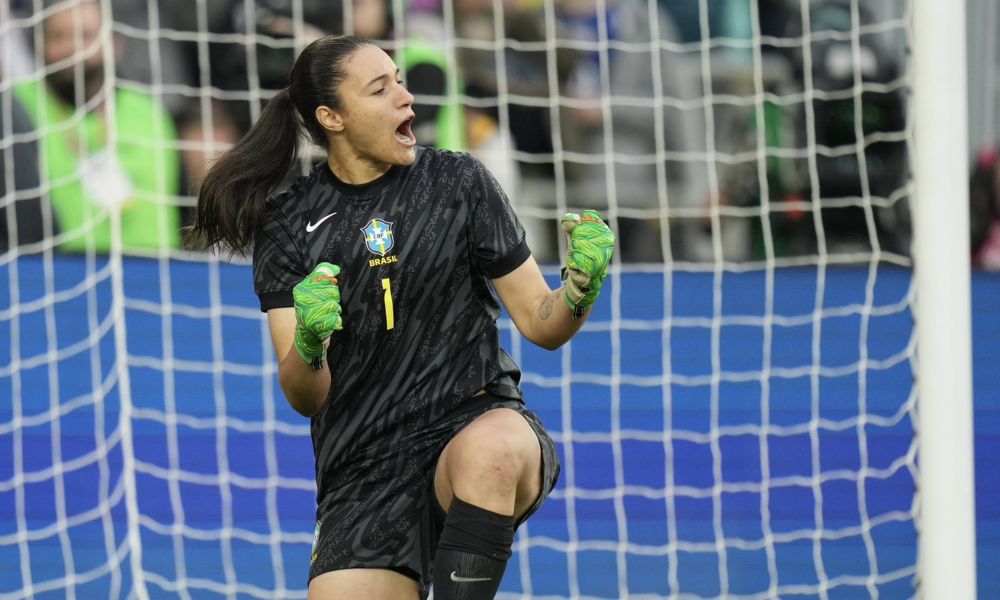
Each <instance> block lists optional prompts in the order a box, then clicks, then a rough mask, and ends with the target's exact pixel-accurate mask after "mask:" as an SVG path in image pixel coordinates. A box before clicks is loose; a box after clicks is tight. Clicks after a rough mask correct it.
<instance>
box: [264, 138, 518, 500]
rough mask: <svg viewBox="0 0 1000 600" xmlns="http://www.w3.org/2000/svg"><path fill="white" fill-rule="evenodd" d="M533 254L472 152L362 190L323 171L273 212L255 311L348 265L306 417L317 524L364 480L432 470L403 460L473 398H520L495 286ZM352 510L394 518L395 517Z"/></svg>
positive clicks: (419, 164)
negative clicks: (317, 394) (334, 328)
mask: <svg viewBox="0 0 1000 600" xmlns="http://www.w3.org/2000/svg"><path fill="white" fill-rule="evenodd" d="M529 255H530V252H529V250H528V247H527V245H526V243H525V240H524V229H523V228H522V227H521V224H520V223H519V222H518V220H517V217H516V216H515V214H514V212H513V210H512V209H511V207H510V202H509V201H508V199H507V197H506V195H505V194H504V193H503V191H502V190H501V189H500V186H499V185H498V184H497V183H496V181H495V180H494V179H493V177H492V176H491V175H490V174H489V173H488V172H487V171H486V169H485V168H484V167H483V166H482V165H481V164H480V163H479V162H478V161H476V160H475V159H473V158H472V157H470V156H469V155H467V154H459V153H451V152H447V151H441V150H436V149H430V148H421V149H419V150H418V154H417V159H416V161H415V162H414V164H412V165H410V166H409V167H393V168H392V169H391V170H390V171H389V172H387V173H386V174H385V175H383V176H382V177H380V178H379V179H377V180H375V181H373V182H371V183H368V184H365V185H361V186H352V185H348V184H345V183H343V182H341V181H339V180H337V178H336V177H335V176H334V175H333V173H332V172H331V171H330V169H329V168H328V167H327V165H326V163H325V162H324V163H320V164H319V165H317V166H316V167H315V168H314V169H313V170H312V172H311V173H310V174H309V175H308V176H305V177H303V178H301V179H300V180H299V181H298V182H297V183H296V184H295V185H293V186H292V187H291V188H290V189H289V190H288V191H287V192H285V193H284V194H281V195H279V196H276V197H275V198H273V199H271V200H270V201H269V203H268V211H267V220H266V222H265V225H264V228H263V230H262V232H261V234H260V236H259V237H258V240H257V243H256V245H255V249H254V260H253V263H254V286H255V289H256V292H257V294H258V296H259V298H260V301H261V310H265V311H266V310H268V309H271V308H277V307H290V306H292V305H293V302H292V288H293V287H294V286H295V284H296V283H298V282H299V281H300V280H301V279H302V278H303V277H305V276H306V275H307V274H308V273H309V272H310V271H311V270H312V269H313V267H314V266H315V265H316V264H317V263H319V262H321V261H328V262H331V263H334V264H337V265H339V266H340V267H341V275H340V276H339V280H340V290H341V297H342V302H341V304H342V308H343V318H344V330H343V331H340V332H336V333H334V335H333V337H332V338H331V342H330V349H329V352H328V354H327V358H328V361H329V365H330V370H331V375H332V386H331V389H330V393H329V395H328V396H327V401H326V404H325V405H324V407H323V408H322V409H321V410H320V411H319V412H318V413H317V414H316V415H315V416H314V417H313V418H312V439H313V448H314V452H315V456H316V484H317V503H318V504H319V510H318V514H319V515H323V514H329V513H330V512H331V510H332V507H331V503H332V502H335V501H337V498H338V494H340V495H341V496H342V492H343V489H344V488H351V487H352V486H355V485H358V483H359V481H360V480H362V479H365V480H367V479H370V478H372V477H385V478H394V477H403V475H402V474H403V473H404V472H409V470H411V469H414V468H420V469H423V468H426V465H422V466H420V465H417V464H416V462H415V460H414V459H412V457H411V456H410V452H409V451H410V450H414V451H415V450H416V449H417V448H419V447H421V446H422V445H424V444H426V443H428V442H427V440H428V439H429V438H428V435H429V432H430V434H433V433H434V432H440V431H443V430H449V429H450V428H452V427H453V423H452V421H453V420H454V417H455V415H456V414H460V413H461V412H462V408H463V403H464V402H466V401H467V400H468V399H469V398H470V397H472V396H473V395H474V394H475V393H476V392H478V391H479V390H482V389H486V390H487V391H489V392H490V393H491V394H494V395H496V396H498V397H501V398H507V399H512V400H515V401H518V402H520V401H521V400H522V396H521V392H520V390H519V388H518V381H519V379H520V371H519V370H518V368H517V366H516V365H515V364H514V362H513V360H511V358H510V356H508V354H507V353H506V352H505V351H504V350H502V349H501V348H500V335H499V331H498V329H497V326H496V319H497V317H498V316H499V314H500V305H499V303H498V301H497V299H496V297H495V296H494V294H493V291H492V288H491V287H490V285H489V279H490V278H496V277H500V276H502V275H505V274H507V273H509V272H511V271H513V270H514V269H515V268H517V267H518V266H520V265H521V264H522V263H523V262H524V261H525V260H527V258H528V256H529ZM442 428H443V429H442ZM431 437H432V438H434V437H435V436H434V435H431ZM434 443H435V444H436V443H437V442H436V441H435V442H434ZM442 447H443V446H442ZM436 451H438V452H439V451H440V449H438V450H436ZM390 456H391V457H397V458H398V461H397V460H395V459H394V460H392V461H388V462H387V461H386V457H390ZM380 469H384V471H381V470H380ZM431 471H432V472H431V476H433V466H432V467H431ZM425 475H426V473H425V474H423V475H421V476H425ZM407 477H409V476H407ZM340 499H341V500H342V499H343V498H342V497H341V498H340ZM356 508H357V510H362V509H364V510H368V511H374V510H383V511H388V512H387V513H386V514H385V515H383V516H385V517H386V518H394V517H393V514H392V509H391V506H381V507H375V506H371V505H367V504H366V503H365V502H362V505H358V506H357V507H356ZM350 510H353V509H350Z"/></svg>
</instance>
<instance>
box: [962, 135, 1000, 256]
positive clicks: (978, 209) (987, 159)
mask: <svg viewBox="0 0 1000 600" xmlns="http://www.w3.org/2000/svg"><path fill="white" fill-rule="evenodd" d="M969 193H970V196H969V197H970V203H969V225H970V226H971V230H970V241H971V243H972V266H974V267H978V268H981V269H988V270H991V271H1000V162H998V160H997V149H996V148H995V147H991V148H983V149H981V150H980V151H979V152H978V155H977V156H976V164H975V166H974V167H973V169H972V177H971V179H970V181H969Z"/></svg>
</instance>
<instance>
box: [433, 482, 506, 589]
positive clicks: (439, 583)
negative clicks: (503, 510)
mask: <svg viewBox="0 0 1000 600" xmlns="http://www.w3.org/2000/svg"><path fill="white" fill-rule="evenodd" d="M513 543H514V517H513V516H508V515H501V514H497V513H495V512H490V511H488V510H486V509H484V508H479V507H478V506H473V505H472V504H469V503H467V502H463V501H462V500H461V499H459V498H458V496H455V497H454V498H452V501H451V508H450V509H449V510H448V516H447V518H445V521H444V530H443V531H442V532H441V539H440V540H439V541H438V548H437V554H436V555H435V558H434V600H489V599H492V598H493V597H494V596H496V594H497V590H498V589H500V580H501V579H502V578H503V572H504V569H506V568H507V560H508V559H509V558H510V555H511V550H510V547H511V544H513Z"/></svg>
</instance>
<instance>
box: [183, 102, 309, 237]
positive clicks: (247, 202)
mask: <svg viewBox="0 0 1000 600" xmlns="http://www.w3.org/2000/svg"><path fill="white" fill-rule="evenodd" d="M298 138H299V120H298V117H297V116H296V114H295V105H294V104H293V103H292V100H291V98H290V97H289V96H288V89H284V90H281V91H280V92H278V93H277V94H275V95H274V98H272V99H271V101H270V102H268V103H267V105H266V106H265V107H264V110H263V111H262V112H261V115H260V118H259V119H258V120H257V122H256V123H254V125H253V127H251V128H250V131H248V132H247V133H246V135H244V136H243V137H242V138H241V139H240V141H239V142H237V143H236V145H235V146H233V147H232V148H230V149H229V150H227V151H226V152H225V153H224V154H223V155H222V156H220V157H219V158H218V160H216V161H215V162H214V163H213V164H212V166H211V168H210V169H209V170H208V173H207V174H206V175H205V180H204V181H203V182H202V184H201V190H200V191H199V193H198V208H197V211H196V213H195V222H194V225H193V226H192V227H191V230H190V231H189V232H188V238H187V244H188V246H196V247H209V248H211V247H215V246H225V247H227V248H229V249H230V250H232V251H233V252H234V253H237V254H246V253H247V250H249V249H250V247H251V246H252V245H253V242H254V239H255V238H256V235H257V230H258V229H259V228H260V225H261V217H262V216H263V213H264V203H265V202H266V201H267V198H268V196H270V195H271V192H273V191H274V189H275V188H277V187H278V185H279V184H281V182H282V180H284V178H285V175H287V174H288V172H289V171H290V170H291V168H292V165H293V164H294V163H295V158H296V157H297V156H298Z"/></svg>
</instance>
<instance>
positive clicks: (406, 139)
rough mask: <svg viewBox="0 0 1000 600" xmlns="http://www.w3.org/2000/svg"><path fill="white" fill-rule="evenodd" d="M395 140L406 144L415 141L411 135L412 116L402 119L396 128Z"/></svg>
mask: <svg viewBox="0 0 1000 600" xmlns="http://www.w3.org/2000/svg"><path fill="white" fill-rule="evenodd" d="M396 141H398V142H399V143H401V144H405V145H407V146H412V145H414V144H416V143H417V138H416V137H415V136H414V135H413V117H410V118H409V119H407V120H405V121H403V122H402V123H401V124H400V125H399V127H397V128H396Z"/></svg>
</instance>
